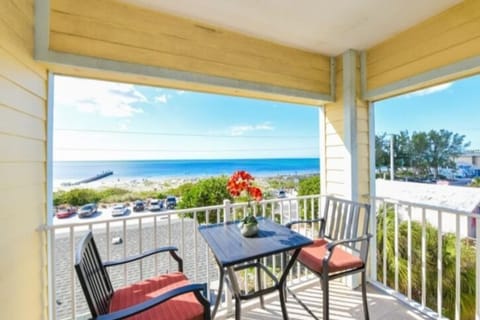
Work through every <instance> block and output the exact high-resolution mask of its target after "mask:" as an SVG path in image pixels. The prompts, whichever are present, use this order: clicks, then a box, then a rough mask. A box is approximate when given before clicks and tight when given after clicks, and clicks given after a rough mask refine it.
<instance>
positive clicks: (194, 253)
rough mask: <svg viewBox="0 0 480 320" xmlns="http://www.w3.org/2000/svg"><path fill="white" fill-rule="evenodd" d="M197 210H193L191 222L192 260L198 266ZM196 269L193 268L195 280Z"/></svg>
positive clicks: (196, 278)
mask: <svg viewBox="0 0 480 320" xmlns="http://www.w3.org/2000/svg"><path fill="white" fill-rule="evenodd" d="M197 221H198V220H197V211H194V212H193V223H192V226H193V261H194V264H193V265H194V266H198V258H197V251H198V250H197V233H198V229H197ZM197 270H198V268H196V267H195V268H193V272H194V273H193V279H195V282H197V281H198V275H197Z"/></svg>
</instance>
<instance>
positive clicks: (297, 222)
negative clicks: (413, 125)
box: [285, 218, 325, 229]
mask: <svg viewBox="0 0 480 320" xmlns="http://www.w3.org/2000/svg"><path fill="white" fill-rule="evenodd" d="M314 222H321V223H322V224H323V223H325V219H324V218H318V219H311V220H296V221H290V222H289V223H287V224H286V225H285V227H287V228H289V229H290V228H292V226H293V225H294V224H299V223H310V224H311V223H314Z"/></svg>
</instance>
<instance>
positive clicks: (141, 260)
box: [138, 218, 143, 279]
mask: <svg viewBox="0 0 480 320" xmlns="http://www.w3.org/2000/svg"><path fill="white" fill-rule="evenodd" d="M138 228H139V230H138V236H139V239H138V250H139V252H138V253H139V254H140V253H142V252H143V225H142V218H138ZM139 266H140V279H143V259H140V260H139Z"/></svg>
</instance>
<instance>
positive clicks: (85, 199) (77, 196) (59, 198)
mask: <svg viewBox="0 0 480 320" xmlns="http://www.w3.org/2000/svg"><path fill="white" fill-rule="evenodd" d="M100 199H101V196H100V194H99V192H97V191H95V190H92V189H72V190H70V191H68V192H58V193H57V192H55V193H54V194H53V203H54V204H55V205H59V204H63V203H68V204H70V205H72V206H81V205H84V204H86V203H90V202H95V203H96V202H98V201H99V200H100Z"/></svg>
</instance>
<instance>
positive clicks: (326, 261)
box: [287, 196, 371, 320]
mask: <svg viewBox="0 0 480 320" xmlns="http://www.w3.org/2000/svg"><path fill="white" fill-rule="evenodd" d="M369 217H370V205H369V204H364V203H358V202H353V201H348V200H343V199H338V198H335V197H331V196H327V197H325V206H324V210H323V215H322V217H321V218H319V219H313V220H303V221H292V222H290V223H288V224H287V226H288V227H289V228H291V227H292V225H294V224H298V223H308V224H310V225H311V226H312V227H313V226H314V223H320V230H319V234H318V238H317V239H315V240H314V243H313V244H312V245H310V246H307V247H304V248H302V250H301V251H300V254H299V256H298V257H297V261H299V262H300V263H301V264H302V265H304V266H305V267H306V268H307V269H309V270H310V271H311V272H313V273H314V274H315V275H317V276H318V277H320V282H321V286H322V291H323V319H324V320H327V319H329V296H328V290H329V288H328V282H329V281H330V280H333V279H337V278H340V277H344V276H347V275H351V274H354V273H359V272H360V273H361V275H362V282H361V286H362V300H363V311H364V316H365V319H369V315H368V304H367V291H366V274H365V272H366V264H367V257H368V248H369V243H370V238H371V235H370V234H369V233H368V222H369ZM292 295H293V296H294V297H295V298H296V299H297V300H298V298H297V297H296V296H295V295H294V294H293V293H292ZM299 302H300V303H301V304H302V305H303V306H304V307H305V308H306V306H305V305H304V304H303V303H302V302H301V301H299ZM306 309H307V311H309V312H310V314H311V315H312V316H314V314H313V313H312V312H311V311H310V310H309V309H308V308H306ZM314 317H315V316H314Z"/></svg>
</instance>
